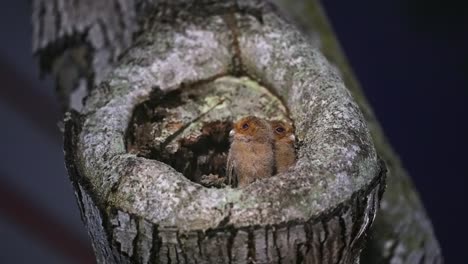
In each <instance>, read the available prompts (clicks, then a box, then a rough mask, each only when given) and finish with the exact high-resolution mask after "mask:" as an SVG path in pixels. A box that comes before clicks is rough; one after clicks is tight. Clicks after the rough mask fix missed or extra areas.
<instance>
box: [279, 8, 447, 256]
mask: <svg viewBox="0 0 468 264" xmlns="http://www.w3.org/2000/svg"><path fill="white" fill-rule="evenodd" d="M274 2H276V3H277V4H278V5H279V7H280V9H281V10H283V11H284V12H285V13H286V14H288V16H289V17H290V19H291V20H293V21H295V23H296V24H298V25H300V27H301V28H302V29H303V31H305V32H307V33H308V34H309V35H311V36H319V38H320V41H319V42H318V43H317V44H318V47H320V50H321V51H322V52H323V54H324V55H325V56H326V57H327V59H328V60H330V61H331V62H332V63H333V64H334V65H335V66H336V67H337V68H338V69H339V70H340V72H341V75H342V76H343V79H344V82H345V84H346V87H347V88H348V89H349V90H350V91H351V93H352V94H353V97H354V98H355V100H356V102H357V103H358V104H359V106H360V108H361V110H362V111H363V114H364V116H365V118H366V120H367V122H368V124H369V128H370V131H371V134H372V137H373V139H374V144H375V146H376V149H377V153H378V154H379V156H380V157H382V159H383V160H384V161H385V163H386V164H387V167H388V170H389V172H388V180H387V184H388V186H387V189H386V191H385V194H384V196H383V198H382V204H381V206H382V208H381V210H380V211H379V213H378V214H377V218H376V222H375V224H374V225H373V228H372V229H371V233H370V235H369V237H370V240H369V242H368V243H367V245H366V248H365V249H364V252H363V259H362V261H363V263H442V262H443V259H442V252H441V249H440V246H439V243H438V241H437V239H436V237H435V235H434V232H433V228H432V225H431V222H430V219H429V217H428V216H427V214H426V212H425V209H424V207H423V205H422V203H421V200H420V199H419V197H418V194H417V192H416V190H415V188H414V186H413V184H412V182H411V179H410V176H409V175H408V173H407V171H406V170H405V169H404V168H403V165H402V164H401V162H400V159H399V158H398V155H397V154H396V153H395V152H394V150H393V149H392V147H391V146H390V145H389V143H388V141H387V139H386V137H385V135H384V133H383V131H382V128H381V127H380V125H379V123H378V121H377V119H376V117H375V115H374V113H373V111H372V108H371V107H370V105H369V103H368V102H367V100H366V97H365V95H364V93H363V91H362V89H361V87H360V85H359V83H358V82H357V80H356V79H355V78H354V74H353V72H352V69H351V68H350V66H349V64H348V62H347V61H346V59H345V56H344V55H343V53H342V51H341V49H340V46H339V44H338V42H337V40H336V37H335V35H334V33H333V30H332V29H331V27H330V25H329V24H328V20H327V19H326V17H325V15H324V12H323V10H322V9H321V6H320V4H319V3H318V1H316V0H306V1H302V0H292V1H290V0H274ZM376 89H378V88H376Z"/></svg>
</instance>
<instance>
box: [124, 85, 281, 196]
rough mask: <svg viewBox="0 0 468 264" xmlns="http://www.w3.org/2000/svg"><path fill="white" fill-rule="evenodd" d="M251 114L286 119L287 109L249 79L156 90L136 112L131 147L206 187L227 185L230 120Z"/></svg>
mask: <svg viewBox="0 0 468 264" xmlns="http://www.w3.org/2000/svg"><path fill="white" fill-rule="evenodd" d="M247 115H255V116H259V117H263V118H266V119H270V120H273V119H280V120H285V121H286V120H287V118H288V117H287V109H286V108H285V106H284V105H283V103H282V102H281V101H280V100H279V99H278V98H277V97H276V96H275V95H273V94H272V93H271V92H269V90H268V89H267V88H265V87H263V86H261V85H260V84H258V83H257V82H255V81H253V80H252V79H250V78H248V77H240V78H238V77H230V76H225V77H220V78H218V79H216V80H214V81H212V82H206V83H201V84H196V85H193V86H190V87H184V88H181V89H178V90H175V91H171V92H168V93H163V92H162V91H161V90H159V89H157V88H154V90H153V92H152V94H151V96H149V99H148V100H146V101H145V102H143V103H141V104H140V105H138V106H137V107H135V110H134V112H133V116H132V119H131V122H130V125H129V128H128V130H127V135H126V139H127V150H128V152H130V153H134V154H137V155H139V156H142V157H145V158H148V159H155V160H159V161H162V162H164V163H166V164H169V165H171V166H172V167H173V168H175V169H176V170H177V171H179V172H181V173H182V174H183V175H185V177H187V178H188V179H190V180H192V181H194V182H197V183H202V184H203V185H205V186H207V187H211V186H215V187H220V186H223V182H224V177H225V165H226V158H227V152H228V150H229V145H230V142H229V131H230V130H231V128H232V122H233V121H235V120H237V119H239V118H241V117H243V116H247Z"/></svg>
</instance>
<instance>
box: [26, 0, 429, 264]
mask: <svg viewBox="0 0 468 264" xmlns="http://www.w3.org/2000/svg"><path fill="white" fill-rule="evenodd" d="M65 2H66V1H61V0H55V1H42V0H36V1H35V2H34V3H35V9H34V15H33V19H34V20H35V21H36V22H37V23H36V24H35V25H36V27H35V31H34V32H35V36H34V40H35V43H36V44H35V45H34V46H35V49H36V51H37V52H38V53H39V54H40V58H41V62H42V65H43V66H44V67H45V69H46V70H47V69H49V70H50V69H52V71H53V73H54V75H55V77H56V78H57V80H58V85H59V87H58V88H59V89H58V91H59V94H61V95H62V97H61V98H62V102H63V103H64V109H70V108H71V109H75V110H78V112H72V113H70V114H68V118H67V121H66V134H65V150H66V159H67V167H68V169H69V173H70V177H71V180H72V182H73V184H74V186H75V190H76V194H77V200H78V201H79V204H80V207H81V209H82V212H83V219H84V221H85V223H86V225H87V227H88V230H89V232H90V236H91V238H92V240H93V246H94V248H95V252H96V256H97V258H98V261H99V262H101V263H110V262H119V263H120V262H123V263H127V262H132V263H133V262H134V263H155V262H156V263H159V262H162V263H165V262H175V261H178V262H188V263H192V262H193V263H216V262H218V263H246V262H249V261H250V262H252V261H256V263H270V262H272V261H275V262H278V261H280V262H286V263H292V262H304V263H319V262H322V263H353V262H357V261H358V259H359V252H360V250H361V248H362V243H363V241H364V240H363V238H364V235H365V233H366V231H367V230H368V228H369V227H370V225H371V223H372V222H373V219H374V216H375V214H376V210H377V208H378V201H379V199H380V195H381V193H382V190H383V177H384V176H383V175H384V173H383V169H382V165H381V164H380V163H379V162H378V160H377V155H376V153H375V151H374V147H373V145H372V143H371V138H370V136H369V134H368V131H367V127H366V125H365V123H363V122H362V120H363V116H362V115H361V113H360V111H359V110H358V108H357V106H356V104H355V103H354V102H353V100H352V98H351V97H350V95H349V93H348V91H347V90H346V88H344V85H343V81H342V79H341V77H340V75H341V74H342V76H343V77H344V81H345V83H346V85H347V86H348V88H349V89H350V90H351V91H352V92H353V93H354V92H356V91H359V90H357V89H356V88H355V87H357V86H355V83H350V76H351V75H349V71H348V72H345V71H347V70H348V68H342V67H341V65H340V63H338V65H339V66H340V67H339V68H340V71H341V74H340V71H337V69H336V68H334V67H333V66H332V65H330V64H329V63H328V62H327V61H326V60H325V59H324V58H323V56H321V54H320V52H319V51H318V49H317V47H324V46H327V45H328V44H333V45H336V44H335V43H334V42H333V41H330V38H331V35H330V31H320V30H322V28H321V27H317V31H315V30H314V29H311V30H310V32H319V33H315V34H311V35H310V36H311V37H310V38H309V39H305V38H304V36H303V35H301V34H300V33H299V32H298V31H297V30H296V29H295V28H294V27H293V26H291V25H289V24H288V23H285V22H284V21H283V20H282V19H281V18H280V17H279V16H278V14H277V13H276V11H275V8H273V7H271V6H270V5H268V4H265V3H264V2H263V1H241V0H238V1H220V2H216V1H214V2H213V1H189V0H185V1H184V0H178V1H110V0H109V1H102V2H99V3H97V2H95V1H85V0H83V1H78V2H70V3H68V2H66V3H65ZM96 5H98V6H96ZM314 5H315V7H318V6H317V4H314ZM98 7H100V8H98ZM313 10H315V9H313ZM84 17H85V18H86V19H83V18H84ZM313 18H314V19H316V20H317V21H319V22H320V21H321V22H320V23H325V20H324V18H323V17H322V16H321V14H320V13H314V16H313ZM319 29H320V30H319ZM138 31H140V32H141V34H139V35H140V36H139V37H138V38H136V40H133V38H132V36H134V35H135V33H136V32H138ZM322 34H323V36H322ZM332 40H333V39H332ZM131 43H133V47H132V48H131V49H129V50H127V48H128V47H129V46H130V44H131ZM333 45H332V46H330V50H331V52H330V50H327V49H323V50H322V51H323V52H324V54H325V55H327V56H328V58H329V59H330V60H331V61H333V62H337V61H338V62H341V61H340V60H342V57H340V56H336V53H333V50H334V49H335V50H336V46H333ZM121 54H123V55H121ZM330 54H335V57H333V56H330ZM119 56H122V59H121V61H120V62H119V63H118V64H117V65H116V64H115V62H116V59H117V58H118V57H119ZM335 59H337V60H335ZM60 65H62V66H63V65H66V66H67V67H61V66H60ZM109 73H110V75H109V76H107V74H109ZM227 75H230V76H232V77H230V78H231V79H230V80H231V81H234V83H237V85H238V84H239V83H245V82H246V80H247V81H248V83H249V85H246V86H248V87H243V88H239V87H237V88H235V89H236V90H238V91H246V92H247V93H249V92H252V88H255V87H258V88H261V89H264V91H268V93H267V94H268V97H267V98H269V99H268V100H267V101H271V102H281V104H277V106H276V107H273V108H270V109H268V108H261V109H257V110H255V111H257V112H256V113H255V114H259V115H264V116H266V117H272V116H273V115H278V114H280V115H283V113H282V111H281V109H282V108H283V107H284V109H285V115H284V116H287V117H290V118H292V119H293V120H294V121H295V125H296V128H297V136H298V138H299V143H300V147H299V150H300V152H299V161H298V166H297V167H296V168H295V169H294V170H293V171H292V172H291V173H288V174H285V175H278V176H275V177H273V178H271V179H269V180H268V181H266V182H264V183H263V182H260V183H255V184H253V185H251V186H249V187H248V188H247V189H246V190H236V189H231V188H225V189H207V188H205V187H202V186H200V185H197V184H195V183H193V182H191V181H189V180H187V179H186V178H184V177H181V174H180V173H178V172H177V171H175V170H173V169H171V168H169V167H167V165H165V164H164V163H161V162H156V161H149V160H146V159H144V158H143V157H137V156H136V155H135V154H138V153H132V152H131V151H130V152H128V150H129V149H128V147H129V145H128V144H127V143H128V142H126V140H127V139H128V137H127V136H128V131H129V130H128V129H127V128H128V126H129V125H130V124H131V120H132V116H134V112H133V109H134V108H135V107H138V105H141V104H142V103H144V102H145V101H148V100H151V95H152V94H153V95H154V91H163V93H164V94H167V93H170V91H174V90H178V89H184V87H185V88H187V87H189V88H193V89H196V88H197V87H198V86H199V85H208V86H209V85H212V84H211V83H213V81H215V80H218V81H219V80H221V81H223V80H224V81H225V80H226V79H219V78H220V77H221V76H227ZM106 76H107V77H106ZM102 80H104V82H103V83H102V84H101V85H99V86H97V88H95V89H94V88H93V87H94V84H98V83H100V82H101V81H102ZM252 84H253V85H252ZM230 85H232V83H231V84H230ZM198 88H199V87H198ZM249 89H251V90H249ZM88 92H91V94H90V95H88V98H87V101H86V104H85V105H83V104H82V102H81V99H82V98H84V97H85V96H87V93H88ZM257 92H258V91H257ZM356 93H357V92H356ZM357 95H359V94H356V95H354V96H355V97H357V99H358V102H359V103H362V102H363V101H362V99H361V98H362V97H359V96H357ZM231 96H232V95H227V97H231ZM221 97H222V96H221ZM221 97H220V96H211V95H210V96H207V97H205V98H206V99H207V100H206V104H205V105H203V104H201V105H200V104H198V105H197V104H195V105H197V107H196V109H198V110H195V111H186V112H185V113H190V114H191V115H194V116H189V117H188V118H186V119H181V120H179V121H181V122H180V123H177V122H176V123H171V124H170V125H169V124H168V123H166V125H164V124H162V126H160V125H161V123H160V122H156V123H155V124H156V127H158V126H160V127H165V129H163V131H162V132H167V135H169V137H170V140H169V141H168V142H167V144H166V145H165V146H164V147H170V146H173V147H175V148H177V147H178V146H179V145H178V144H176V142H179V143H180V140H185V139H187V138H193V137H194V138H197V137H200V133H201V134H202V133H203V131H200V130H199V128H200V127H203V123H206V122H210V121H220V119H221V121H223V120H224V121H226V119H224V118H226V117H227V116H230V117H231V118H234V117H235V116H239V115H243V114H244V113H243V112H242V111H247V109H250V108H242V107H239V108H238V109H237V110H234V111H227V110H226V109H227V108H224V109H219V108H223V107H220V106H225V105H226V102H228V101H229V100H226V98H223V99H222V100H221V101H217V100H214V99H220V98H221ZM198 98H199V97H198ZM153 99H154V98H153ZM212 99H213V100H212ZM189 101H190V100H189ZM186 105H190V102H189V104H186ZM246 105H248V106H251V105H252V104H246ZM267 105H268V104H267ZM274 105H275V104H273V106H274ZM203 106H205V107H203ZM363 106H366V105H365V104H361V107H363ZM200 107H201V108H200ZM242 109H243V110H242ZM272 109H275V111H271V110H272ZM277 109H280V111H278V110H277ZM153 110H154V109H153ZM179 110H181V109H179ZM205 110H206V111H205ZM215 110H216V111H215ZM241 110H242V111H241ZM288 110H289V111H288ZM248 111H251V110H248ZM363 111H364V116H365V117H366V118H367V119H368V118H369V113H370V112H369V110H368V109H367V108H364V109H363ZM210 113H215V115H211V116H210ZM200 115H201V117H200ZM284 116H282V117H284ZM371 116H372V115H371ZM185 117H187V116H185ZM194 118H195V119H194ZM203 118H205V119H206V120H203ZM184 120H185V121H184ZM367 121H368V122H370V128H371V131H372V132H373V133H374V138H375V135H376V133H377V136H378V135H381V134H379V133H378V132H379V131H377V132H375V125H376V122H375V120H372V119H368V120H367ZM184 122H185V123H184ZM192 123H193V124H194V125H192ZM196 123H198V124H199V125H197V124H196ZM174 124H175V125H174ZM168 125H169V126H168ZM179 125H181V126H179ZM168 128H169V129H175V130H174V132H176V133H174V132H168V130H167V129H168ZM180 128H183V129H182V130H180ZM152 129H153V131H155V130H154V127H153V128H152ZM177 131H179V132H177ZM143 134H144V133H143ZM162 134H163V133H162ZM171 135H174V136H171ZM167 138H168V137H166V138H165V139H167ZM375 140H376V142H377V148H379V149H382V148H381V147H380V146H379V144H380V143H381V142H380V141H379V138H378V137H377V139H375ZM155 146H156V148H153V147H152V146H150V147H149V151H150V152H151V151H153V152H154V150H155V149H156V153H157V150H158V149H157V147H158V144H155ZM130 148H131V146H130ZM169 149H170V148H169ZM159 151H161V149H159ZM176 151H177V150H176ZM382 153H383V154H385V153H386V152H382ZM383 154H381V155H383ZM156 156H157V155H156ZM149 158H152V157H149ZM390 161H391V160H390ZM393 164H394V163H393ZM175 167H177V166H175ZM398 168H401V167H398ZM192 180H193V179H192ZM162 190H165V191H164V192H162ZM247 193H248V194H247ZM408 193H410V194H411V193H414V191H413V190H412V189H408ZM388 228H389V229H390V230H393V229H392V228H393V226H392V225H391V226H389V227H388ZM429 230H430V227H429ZM377 235H379V236H380V233H378V234H377ZM382 235H383V234H382ZM396 236H397V238H398V235H396ZM385 239H386V238H385ZM402 241H403V240H402ZM401 243H404V242H401ZM376 245H377V247H376V248H377V250H375V253H376V254H377V255H379V257H381V256H387V255H388V254H387V255H384V251H382V250H383V248H382V247H381V246H380V244H376ZM393 256H396V254H395V252H393V253H390V256H389V257H386V260H387V261H390V260H391V259H392V257H393ZM399 257H400V256H398V258H399ZM395 259H396V258H395ZM426 259H428V258H426ZM319 260H320V261H319ZM158 261H159V262H158ZM388 263H390V262H388ZM427 263H430V262H427Z"/></svg>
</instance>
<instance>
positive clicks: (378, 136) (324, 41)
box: [33, 0, 442, 263]
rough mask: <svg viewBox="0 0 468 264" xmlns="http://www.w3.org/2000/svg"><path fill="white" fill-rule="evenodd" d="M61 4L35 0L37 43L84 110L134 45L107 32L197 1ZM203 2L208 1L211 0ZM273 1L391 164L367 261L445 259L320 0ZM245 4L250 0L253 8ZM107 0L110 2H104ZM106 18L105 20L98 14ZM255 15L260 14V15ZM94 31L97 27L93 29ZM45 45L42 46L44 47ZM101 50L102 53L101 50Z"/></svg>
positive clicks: (54, 0)
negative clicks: (343, 90)
mask: <svg viewBox="0 0 468 264" xmlns="http://www.w3.org/2000/svg"><path fill="white" fill-rule="evenodd" d="M61 2H65V1H61V0H50V1H49V0H48V1H44V0H35V1H34V7H35V9H34V11H35V13H34V14H33V20H34V23H33V25H34V30H35V31H34V32H35V35H34V40H35V43H36V44H35V45H34V47H35V52H36V53H37V54H38V55H39V57H40V59H41V61H42V64H43V66H48V68H49V70H50V68H52V70H53V73H54V74H55V75H56V76H57V79H58V85H59V93H61V94H62V95H63V97H62V99H61V101H62V102H63V103H64V109H68V108H69V107H70V104H69V103H68V98H70V97H71V98H72V100H70V101H72V102H71V104H72V106H71V108H74V109H81V107H82V106H81V98H82V97H83V96H84V95H85V94H86V89H91V88H92V87H93V84H94V83H96V82H97V81H98V80H102V78H103V77H98V78H93V77H94V75H98V76H103V75H104V74H103V72H107V71H109V69H110V68H111V67H112V64H113V63H114V62H115V59H116V58H117V57H118V56H119V53H117V52H114V50H117V48H114V47H113V46H118V47H122V48H119V49H118V50H119V51H120V52H122V50H125V49H126V48H127V47H128V45H129V43H131V41H130V42H129V41H128V40H125V39H124V38H112V39H111V40H110V41H109V37H108V36H115V35H119V34H120V35H126V36H131V35H135V34H134V32H138V31H141V28H142V25H143V23H142V21H143V20H144V19H142V18H145V17H146V14H148V13H151V12H152V11H153V10H154V7H157V8H156V10H157V14H158V15H157V16H159V17H164V16H165V15H167V16H168V17H171V15H172V13H171V11H170V10H171V5H178V4H180V3H183V2H185V3H187V4H186V7H188V8H189V7H190V5H189V4H190V3H193V2H194V1H190V0H187V1H182V0H179V1H159V0H153V1H150V0H149V1H145V0H140V1H138V0H137V1H126V3H124V4H126V5H127V7H126V8H125V11H123V9H121V8H116V7H117V6H119V5H121V4H122V3H120V2H121V1H120V2H119V1H107V2H106V3H107V4H106V6H105V8H94V7H92V8H91V7H90V5H100V4H99V3H94V1H85V0H81V1H71V2H70V3H68V2H67V3H65V4H63V3H61ZM197 2H206V3H208V2H209V1H197ZM238 2H239V3H240V4H239V5H240V6H241V7H243V8H244V9H249V10H250V11H251V13H253V14H258V12H256V10H257V9H255V8H254V6H256V5H257V6H259V5H260V4H259V2H260V1H238ZM275 2H277V3H278V4H280V7H281V10H283V11H284V12H285V13H286V14H287V15H288V16H289V17H290V19H291V20H294V21H295V22H297V24H298V25H300V26H301V29H303V30H304V31H305V32H306V33H307V34H308V35H309V41H310V42H311V43H312V45H314V46H315V47H318V48H319V49H320V50H321V51H322V52H323V54H324V55H325V56H326V57H327V59H328V60H329V61H331V62H332V63H334V65H335V66H336V67H337V68H338V70H339V72H340V73H341V75H342V76H343V79H344V82H345V84H346V86H347V88H348V89H349V90H350V92H351V93H352V95H353V97H354V98H355V100H356V102H357V103H358V104H359V106H360V108H361V110H362V111H363V114H364V117H365V119H366V120H367V122H368V125H369V128H370V131H371V134H372V137H373V139H374V143H375V145H376V148H377V152H378V153H379V155H380V156H381V157H383V159H384V160H385V161H386V163H387V166H388V167H389V178H388V187H387V191H386V193H385V195H384V196H383V202H382V209H381V210H380V211H379V214H378V216H377V218H376V222H375V224H374V225H373V227H374V228H373V230H371V231H372V233H371V235H370V238H371V239H370V240H369V242H368V245H367V247H366V250H365V253H366V254H365V256H364V258H363V261H367V262H365V263H441V262H442V257H441V252H440V247H439V245H438V243H437V240H436V238H435V236H434V234H433V231H432V226H431V224H430V221H429V219H428V217H427V215H426V213H425V210H424V208H423V206H422V204H421V202H420V200H419V198H418V195H417V193H416V192H415V189H414V187H413V186H412V183H411V180H410V178H409V176H408V174H407V172H406V171H405V170H404V169H403V167H402V165H401V163H400V161H399V159H398V157H397V155H396V154H395V153H394V152H393V150H392V148H391V147H390V146H389V145H388V143H387V140H386V139H385V136H384V134H383V132H382V130H381V128H380V126H379V124H378V122H377V120H376V119H375V116H374V114H373V113H372V110H371V108H370V106H369V104H368V103H367V101H366V100H365V96H364V95H363V93H362V91H361V89H360V87H359V84H358V83H357V82H356V80H355V79H354V77H353V74H352V70H351V69H350V67H349V66H348V64H347V62H346V60H345V59H344V56H343V55H342V53H341V51H340V48H339V45H338V44H337V42H336V38H335V36H334V34H333V32H332V30H331V29H330V27H329V25H328V23H327V20H326V18H325V17H324V15H323V12H322V10H321V8H320V4H319V3H317V1H315V0H307V1H302V0H301V1H289V0H288V1H282V0H275ZM245 3H247V6H248V7H247V8H246V4H245ZM281 3H283V4H281ZM284 3H285V4H284ZM102 5H103V6H104V4H102ZM45 10H48V11H45ZM106 16H113V19H121V20H124V19H126V20H128V21H130V20H132V21H133V22H128V23H129V25H130V24H132V25H136V26H135V27H133V26H125V27H123V26H115V24H113V23H108V22H106V23H103V22H102V21H101V22H100V20H105V21H111V18H108V17H106ZM62 17H65V18H66V19H64V18H62ZM100 17H102V18H101V19H98V18H100ZM257 17H261V16H258V15H257ZM57 28H70V29H72V30H70V31H68V33H62V34H59V32H65V31H64V30H57ZM90 28H95V30H93V31H90V30H89V29H90ZM96 28H100V30H96ZM122 30H124V31H125V32H126V33H114V31H116V32H120V31H122ZM91 32H94V33H93V34H91ZM107 32H109V33H107ZM129 32H130V33H129ZM91 38H93V39H95V40H99V39H108V40H107V41H104V42H103V43H104V44H102V46H100V48H96V47H94V46H99V45H97V44H93V43H100V42H99V41H91V40H90V39H91ZM39 43H41V44H40V45H39ZM100 52H102V54H104V55H100ZM109 53H111V54H114V56H109V55H106V54H109ZM98 58H107V60H104V62H102V63H97V62H96V63H95V64H96V65H99V67H92V65H93V63H92V62H93V61H99V59H98ZM64 66H66V67H64ZM48 68H47V67H46V68H44V69H45V70H47V69H48ZM93 72H95V74H93ZM67 85H68V86H67ZM67 87H71V88H67ZM78 87H79V88H78ZM71 90H74V91H75V93H76V94H75V96H74V94H73V93H72V94H70V92H69V91H71ZM142 226H146V225H140V227H141V228H144V227H142ZM146 246H148V245H146Z"/></svg>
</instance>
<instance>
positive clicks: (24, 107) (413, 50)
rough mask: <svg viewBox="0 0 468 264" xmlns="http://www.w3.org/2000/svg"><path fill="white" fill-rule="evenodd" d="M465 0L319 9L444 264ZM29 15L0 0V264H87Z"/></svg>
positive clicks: (456, 219)
mask: <svg viewBox="0 0 468 264" xmlns="http://www.w3.org/2000/svg"><path fill="white" fill-rule="evenodd" d="M464 2H465V1H436V0H406V1H405V0H394V1H371V0H356V1H339V0H323V1H322V3H323V5H324V7H325V10H326V12H327V13H328V16H329V17H330V20H331V23H332V25H333V27H334V29H335V31H336V33H337V35H338V38H339V40H340V42H341V44H342V46H343V49H344V51H345V53H346V55H347V56H348V59H349V61H350V63H351V65H352V67H353V69H354V71H355V73H356V75H357V77H358V79H359V81H360V82H361V84H362V86H363V88H364V91H365V93H366V95H367V96H368V99H369V101H370V103H371V105H372V106H373V108H374V111H375V113H376V115H377V117H378V119H379V120H380V122H381V124H382V126H383V128H384V130H385V132H386V135H387V136H388V138H389V140H390V142H391V144H392V145H393V147H394V148H395V149H396V151H397V153H399V155H400V157H401V159H402V161H403V164H404V165H405V167H406V168H407V170H408V171H409V173H410V175H411V176H412V178H413V180H414V183H415V185H416V186H417V188H418V190H419V192H420V194H421V198H422V200H423V202H424V205H425V207H426V209H427V211H428V214H429V215H430V218H431V219H432V223H433V225H434V229H435V232H436V235H437V237H438V239H439V241H440V243H441V246H442V252H443V254H444V257H445V260H446V263H462V262H460V261H461V260H464V259H466V257H465V255H466V252H464V250H466V246H467V242H466V239H465V238H466V237H468V232H467V227H466V223H468V214H467V213H466V211H465V210H467V209H468V207H467V206H466V204H465V201H467V196H466V193H467V192H468V190H467V188H468V184H467V182H468V172H467V169H466V167H465V166H466V164H465V162H467V159H468V154H467V153H468V140H467V138H468V129H467V127H468V125H467V122H468V117H467V115H468V108H467V104H468V102H467V101H468V7H467V4H468V3H467V4H465V3H464ZM30 16H31V6H30V1H27V0H19V1H4V2H2V8H1V9H0V32H1V34H2V38H1V41H0V81H1V88H0V120H1V122H2V125H1V129H0V154H1V158H0V263H31V262H33V263H93V255H92V253H91V247H90V244H89V239H88V237H87V234H86V231H85V229H84V226H83V224H82V223H81V219H80V213H79V211H78V208H77V204H76V202H75V199H74V194H73V189H72V187H71V184H70V183H69V181H68V176H67V173H66V170H65V167H64V161H63V151H62V148H61V141H62V139H61V134H60V132H59V130H58V126H57V120H58V118H59V116H60V115H59V106H58V104H57V102H56V98H55V95H54V86H53V82H52V81H51V80H49V79H47V78H45V79H44V78H43V79H41V78H40V76H39V71H38V65H37V61H36V60H35V58H34V57H33V56H32V54H31V30H32V27H31V21H30ZM467 163H468V162H467Z"/></svg>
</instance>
